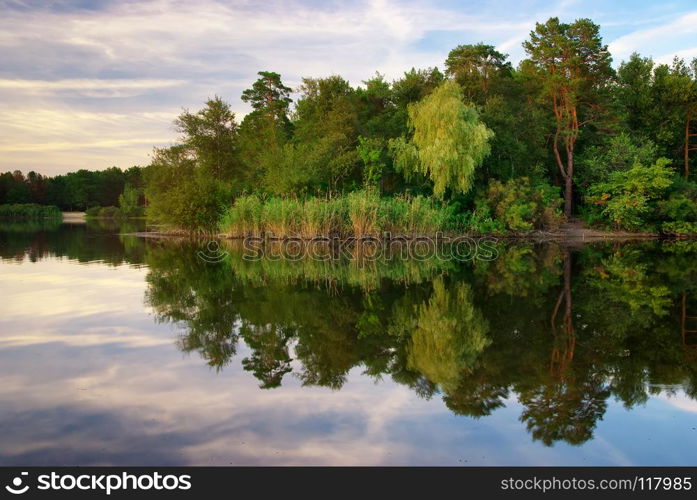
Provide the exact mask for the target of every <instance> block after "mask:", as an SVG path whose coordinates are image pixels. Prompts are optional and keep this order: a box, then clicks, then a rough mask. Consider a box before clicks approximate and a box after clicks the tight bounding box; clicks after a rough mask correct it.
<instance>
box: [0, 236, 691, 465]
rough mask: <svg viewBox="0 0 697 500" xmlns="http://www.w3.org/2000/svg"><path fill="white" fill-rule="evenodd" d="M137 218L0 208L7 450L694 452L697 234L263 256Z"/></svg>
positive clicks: (0, 445)
mask: <svg viewBox="0 0 697 500" xmlns="http://www.w3.org/2000/svg"><path fill="white" fill-rule="evenodd" d="M139 229H141V228H140V227H139V226H138V224H134V225H131V226H130V227H123V228H119V227H113V226H109V225H108V224H92V225H88V226H85V225H56V224H49V225H45V224H33V225H30V224H19V223H16V224H9V223H2V224H1V225H0V257H1V260H0V290H1V291H0V377H1V380H2V383H1V384H0V436H1V438H0V464H3V465H7V464H37V465H38V464H81V465H93V464H124V465H125V464H153V465H155V464H157V465H165V464H455V465H459V464H464V465H471V464H477V465H481V464H485V465H486V464H534V465H545V464H549V465H571V464H587V465H593V464H597V465H605V464H617V465H630V464H661V465H670V464H685V465H688V464H689V465H693V464H694V463H695V461H696V459H697V451H696V450H697V399H696V398H697V332H696V333H691V332H690V331H689V330H697V319H695V318H690V317H689V316H697V259H696V257H697V243H690V242H680V243H668V242H648V243H640V244H594V245H586V246H584V247H582V248H567V247H564V246H559V245H532V244H504V243H503V242H499V243H498V244H497V245H496V255H497V258H495V259H493V260H485V259H475V260H472V261H469V262H464V263H463V262H454V261H452V260H450V261H448V260H443V259H430V260H425V261H423V260H421V261H420V260H416V259H413V258H408V257H404V256H402V257H399V258H387V257H385V258H378V259H369V258H366V256H365V255H363V254H360V255H359V254H358V253H357V252H353V253H351V251H349V252H348V253H347V254H345V255H342V256H341V258H339V259H334V258H332V259H330V260H321V259H315V260H312V259H308V258H303V259H296V260H293V259H288V258H276V257H274V258H270V257H269V258H265V259H262V260H260V261H254V262H252V261H247V260H244V259H243V258H242V255H241V252H240V249H239V248H238V246H236V245H232V246H225V245H224V246H222V247H221V248H220V249H218V250H217V251H215V252H213V253H211V249H209V248H207V247H206V245H205V242H188V243H184V242H177V241H170V240H168V241H162V240H155V239H142V238H138V237H136V236H125V235H119V232H131V231H137V230H139ZM216 252H217V253H216ZM222 252H225V253H222ZM218 257H220V258H218ZM223 257H225V258H223ZM693 345H694V346H693Z"/></svg>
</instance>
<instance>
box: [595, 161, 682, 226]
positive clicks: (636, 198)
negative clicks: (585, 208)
mask: <svg viewBox="0 0 697 500" xmlns="http://www.w3.org/2000/svg"><path fill="white" fill-rule="evenodd" d="M669 165H670V160H668V159H666V158H659V159H658V160H656V162H655V163H653V164H652V165H649V166H646V165H642V164H641V163H635V164H634V166H632V167H631V168H630V169H629V170H620V171H615V172H613V173H611V174H610V175H609V176H608V180H607V181H606V182H599V183H597V184H593V185H591V186H590V187H589V188H588V196H587V200H588V203H589V204H591V208H592V209H593V210H594V211H595V213H597V214H599V215H600V216H601V217H602V218H604V219H605V220H607V221H608V222H610V223H611V224H612V225H613V226H614V227H615V228H617V229H630V230H632V229H641V228H646V222H647V221H650V220H652V219H653V218H654V215H655V212H656V203H657V201H658V200H660V199H661V198H662V197H663V195H664V194H665V192H666V190H667V189H668V188H669V187H670V186H671V184H672V183H673V172H672V170H671V169H670V167H669Z"/></svg>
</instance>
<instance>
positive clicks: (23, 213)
mask: <svg viewBox="0 0 697 500" xmlns="http://www.w3.org/2000/svg"><path fill="white" fill-rule="evenodd" d="M0 217H2V218H8V219H44V218H61V217H63V214H62V213H61V211H60V210H59V209H58V207H56V206H54V205H38V204H36V203H12V204H9V203H8V204H3V205H0Z"/></svg>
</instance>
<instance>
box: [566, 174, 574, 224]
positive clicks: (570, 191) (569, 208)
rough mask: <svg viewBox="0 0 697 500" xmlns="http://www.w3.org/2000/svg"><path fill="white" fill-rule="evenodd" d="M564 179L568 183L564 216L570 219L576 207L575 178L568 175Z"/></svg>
mask: <svg viewBox="0 0 697 500" xmlns="http://www.w3.org/2000/svg"><path fill="white" fill-rule="evenodd" d="M564 180H565V183H566V184H565V188H564V217H566V220H569V219H571V216H572V214H573V209H574V205H573V204H574V179H573V177H572V176H570V175H567V176H566V177H565V179H564Z"/></svg>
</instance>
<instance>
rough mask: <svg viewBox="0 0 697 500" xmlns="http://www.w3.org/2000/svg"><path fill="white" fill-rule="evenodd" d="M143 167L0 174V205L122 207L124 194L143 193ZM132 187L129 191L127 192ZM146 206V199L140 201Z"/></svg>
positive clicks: (83, 207) (81, 208)
mask: <svg viewBox="0 0 697 500" xmlns="http://www.w3.org/2000/svg"><path fill="white" fill-rule="evenodd" d="M142 173H143V168H142V167H138V166H134V167H131V168H128V169H126V170H121V169H120V168H118V167H111V168H107V169H106V170H94V171H93V170H85V169H81V170H77V171H75V172H69V173H67V174H63V175H56V176H54V177H49V176H45V175H41V174H39V173H37V172H34V171H31V172H29V173H28V174H27V175H24V174H23V173H22V172H20V171H19V170H15V171H14V172H3V173H1V174H0V205H3V204H28V203H34V204H39V205H54V206H56V207H58V208H60V209H61V210H63V211H73V210H78V211H84V210H87V209H89V208H91V207H110V206H119V204H120V202H119V197H123V194H124V192H126V193H128V192H129V191H136V192H142V189H143V179H142ZM127 188H130V189H127ZM140 203H141V204H142V203H143V200H142V199H141V200H140Z"/></svg>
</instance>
